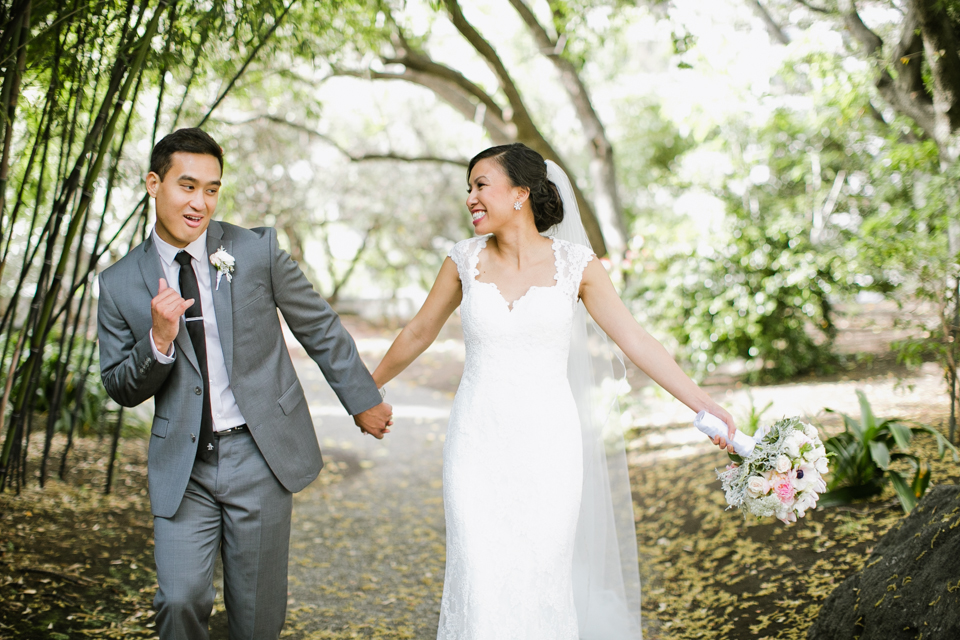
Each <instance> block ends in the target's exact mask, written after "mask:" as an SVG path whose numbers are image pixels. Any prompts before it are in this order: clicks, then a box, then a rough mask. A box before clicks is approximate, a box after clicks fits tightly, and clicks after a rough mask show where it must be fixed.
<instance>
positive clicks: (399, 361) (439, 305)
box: [373, 258, 463, 387]
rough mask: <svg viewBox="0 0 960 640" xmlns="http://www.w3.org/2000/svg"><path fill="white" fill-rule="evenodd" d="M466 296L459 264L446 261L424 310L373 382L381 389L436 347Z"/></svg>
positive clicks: (400, 337)
mask: <svg viewBox="0 0 960 640" xmlns="http://www.w3.org/2000/svg"><path fill="white" fill-rule="evenodd" d="M462 297H463V291H462V289H461V288H460V276H459V275H458V274H457V265H456V264H454V262H453V260H451V259H450V258H447V259H446V260H444V261H443V266H441V267H440V273H439V274H438V275H437V281H436V282H434V283H433V287H432V288H431V289H430V294H429V295H428V296H427V299H426V300H425V301H424V303H423V306H422V307H420V311H418V312H417V315H416V316H414V318H413V320H411V321H410V322H409V323H408V324H407V326H405V327H404V328H403V331H401V332H400V335H398V336H397V339H396V340H394V341H393V344H392V345H390V349H389V350H388V351H387V355H385V356H384V357H383V360H381V361H380V364H379V365H377V369H376V371H374V372H373V379H374V381H375V382H376V383H377V386H378V387H382V386H383V385H385V384H386V383H388V382H390V381H391V380H392V379H393V378H394V377H396V376H397V375H398V374H399V373H400V372H401V371H403V370H404V369H406V368H407V366H409V364H410V363H411V362H413V361H414V360H415V359H416V358H417V356H419V355H420V354H421V353H423V352H424V351H425V350H426V348H427V347H429V346H430V345H431V344H433V341H434V340H436V339H437V334H439V333H440V329H441V328H442V327H443V323H444V322H446V321H447V318H449V317H450V314H451V313H453V310H454V309H456V308H457V306H459V304H460V300H461V298H462Z"/></svg>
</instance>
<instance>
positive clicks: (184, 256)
mask: <svg viewBox="0 0 960 640" xmlns="http://www.w3.org/2000/svg"><path fill="white" fill-rule="evenodd" d="M174 260H176V261H177V262H179V263H180V266H181V267H185V266H187V265H188V264H190V260H191V257H190V254H189V253H187V252H186V251H180V252H179V253H177V256H176V257H175V258H174Z"/></svg>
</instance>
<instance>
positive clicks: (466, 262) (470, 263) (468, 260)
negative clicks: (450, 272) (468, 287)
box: [447, 236, 487, 282]
mask: <svg viewBox="0 0 960 640" xmlns="http://www.w3.org/2000/svg"><path fill="white" fill-rule="evenodd" d="M486 244H487V236H480V237H478V238H467V239H466V240H461V241H460V242H458V243H457V244H455V245H453V248H452V249H450V253H448V254H447V255H448V256H450V259H451V260H453V262H454V264H456V265H457V273H458V274H460V282H468V281H470V280H473V279H474V278H476V277H477V275H478V274H479V273H480V272H479V271H477V262H479V257H480V251H481V250H482V249H483V247H485V246H486Z"/></svg>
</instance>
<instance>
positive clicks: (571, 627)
mask: <svg viewBox="0 0 960 640" xmlns="http://www.w3.org/2000/svg"><path fill="white" fill-rule="evenodd" d="M487 238H488V236H486V237H477V238H471V239H469V240H464V241H463V242H460V243H458V244H457V245H456V246H454V248H453V250H452V251H451V252H450V257H451V258H452V259H453V261H454V262H455V263H456V264H457V268H458V271H459V274H460V280H461V283H462V286H463V301H462V303H461V307H460V310H461V311H460V312H461V317H462V320H463V334H464V342H465V344H466V352H467V353H466V363H465V366H464V372H463V378H462V380H461V382H460V388H459V390H458V391H457V396H456V399H455V400H454V404H453V409H452V411H451V414H450V426H449V429H448V432H447V439H446V444H445V448H444V464H443V498H444V508H445V510H446V523H447V560H446V562H447V564H446V576H445V578H444V585H443V602H442V604H441V607H440V627H439V631H438V633H437V638H438V640H577V638H578V627H577V613H576V608H575V605H574V590H573V575H572V574H573V550H574V536H575V534H576V530H577V518H578V515H579V510H580V495H581V489H582V479H583V478H582V473H583V453H582V446H583V445H582V438H581V432H580V419H579V417H578V413H577V406H576V404H575V402H574V398H573V395H572V394H571V391H570V385H569V383H568V379H567V355H568V352H569V349H570V336H571V329H572V323H573V317H574V310H575V307H576V305H577V293H578V291H579V288H580V279H581V277H582V275H583V270H584V268H585V267H586V265H587V263H588V262H589V261H590V259H591V258H593V257H594V256H593V253H592V252H591V251H590V250H589V249H588V248H587V247H585V246H582V245H578V244H572V243H570V242H566V241H563V240H554V241H553V251H554V256H555V261H556V269H557V273H556V276H555V279H556V285H555V286H550V287H537V286H535V287H531V288H530V290H529V291H527V292H526V293H525V294H524V295H523V296H522V297H521V298H520V299H518V300H517V301H516V302H514V304H513V307H512V308H510V306H509V305H508V303H507V301H506V300H504V298H503V297H502V296H501V294H500V291H499V289H498V288H497V287H496V285H494V284H491V283H484V282H479V281H478V280H477V279H476V278H477V276H478V275H479V271H478V270H477V263H478V260H479V257H478V256H479V254H480V252H481V251H482V249H483V248H484V247H485V246H486V243H487Z"/></svg>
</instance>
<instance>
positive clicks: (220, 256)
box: [210, 247, 237, 291]
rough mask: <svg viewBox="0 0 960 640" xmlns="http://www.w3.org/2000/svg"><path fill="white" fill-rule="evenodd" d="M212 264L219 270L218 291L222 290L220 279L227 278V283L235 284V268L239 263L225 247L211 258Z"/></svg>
mask: <svg viewBox="0 0 960 640" xmlns="http://www.w3.org/2000/svg"><path fill="white" fill-rule="evenodd" d="M210 264H212V265H213V266H215V267H216V268H217V291H219V290H220V278H222V277H223V276H227V282H233V267H234V266H235V265H236V264H237V261H236V260H235V259H234V258H233V256H232V255H230V254H229V253H227V250H226V249H224V248H223V247H220V248H219V249H217V251H216V253H214V254H213V255H212V256H210Z"/></svg>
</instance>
